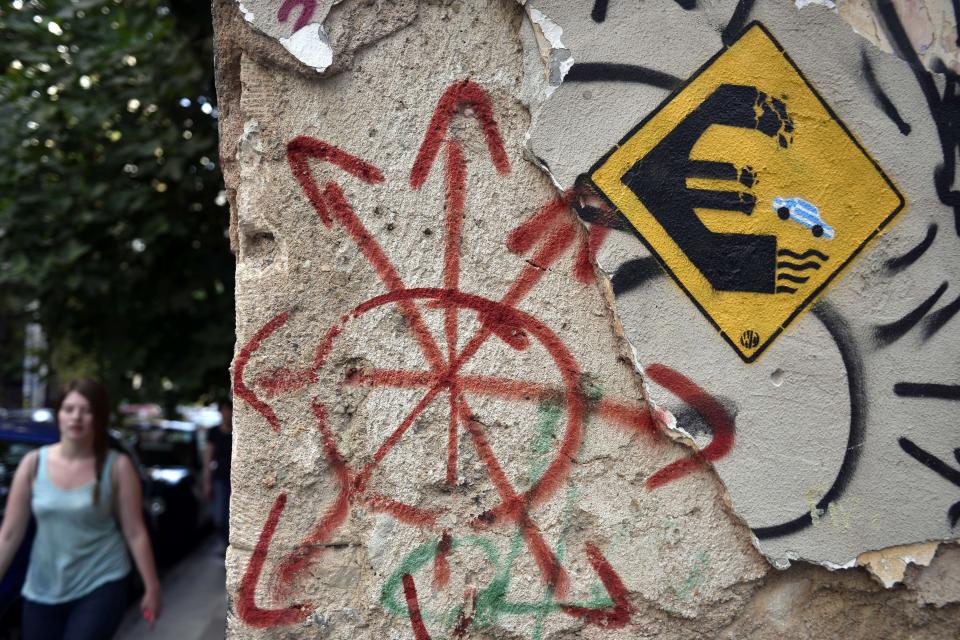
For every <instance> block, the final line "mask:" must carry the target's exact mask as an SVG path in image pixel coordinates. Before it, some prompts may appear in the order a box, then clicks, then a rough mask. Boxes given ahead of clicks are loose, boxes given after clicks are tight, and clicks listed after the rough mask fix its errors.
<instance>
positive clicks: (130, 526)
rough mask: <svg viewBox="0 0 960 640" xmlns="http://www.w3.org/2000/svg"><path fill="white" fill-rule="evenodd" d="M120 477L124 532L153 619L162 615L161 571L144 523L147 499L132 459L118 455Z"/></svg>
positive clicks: (144, 604)
mask: <svg viewBox="0 0 960 640" xmlns="http://www.w3.org/2000/svg"><path fill="white" fill-rule="evenodd" d="M113 467H114V470H113V471H114V473H113V475H115V477H116V484H115V486H116V488H117V497H118V500H117V503H118V511H119V516H120V528H121V530H122V531H123V538H124V539H125V540H126V541H127V546H128V547H129V548H130V553H131V555H133V561H134V562H135V563H136V565H137V571H139V572H140V578H141V579H142V580H143V588H144V594H143V600H142V601H141V602H140V608H141V609H142V610H143V611H144V616H147V615H148V614H147V612H148V611H149V613H150V614H152V616H153V618H156V617H157V616H159V615H160V607H161V598H160V581H159V580H158V579H157V567H156V565H155V564H154V562H153V548H152V547H151V546H150V535H149V534H148V533H147V527H146V525H144V523H143V495H142V493H141V490H140V478H139V477H137V472H136V470H135V469H134V468H133V463H132V462H130V458H128V457H127V456H125V455H118V456H117V460H116V462H115V463H114V465H113Z"/></svg>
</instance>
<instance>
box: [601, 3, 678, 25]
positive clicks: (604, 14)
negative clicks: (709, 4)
mask: <svg viewBox="0 0 960 640" xmlns="http://www.w3.org/2000/svg"><path fill="white" fill-rule="evenodd" d="M673 1H674V2H676V3H677V4H678V5H680V7H681V8H683V9H685V10H686V11H690V10H692V9H696V8H697V0H673ZM608 4H610V2H609V0H593V10H592V11H591V12H590V17H591V18H592V19H593V21H594V22H598V23H599V22H603V21H604V20H606V19H607V5H608Z"/></svg>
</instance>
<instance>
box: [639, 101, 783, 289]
mask: <svg viewBox="0 0 960 640" xmlns="http://www.w3.org/2000/svg"><path fill="white" fill-rule="evenodd" d="M713 125H721V126H728V127H736V128H739V129H749V130H752V131H758V132H760V133H762V134H764V135H765V136H767V137H770V138H776V139H777V141H778V143H779V145H780V146H781V147H784V148H786V147H787V146H789V145H790V143H791V142H792V133H793V122H792V120H791V119H790V116H789V115H788V114H787V109H786V105H785V104H784V103H783V102H782V101H780V100H778V99H776V98H772V97H770V96H768V95H767V94H765V93H763V92H762V91H759V90H758V89H756V88H755V87H746V86H740V85H731V84H724V85H720V86H719V87H717V89H716V91H714V92H713V93H712V94H711V95H710V97H709V98H707V99H706V100H705V101H704V102H703V103H702V104H701V105H700V106H699V107H697V108H696V109H695V110H694V111H693V112H691V113H690V114H689V115H688V116H687V117H686V118H685V119H684V120H683V121H682V122H681V123H680V124H679V125H677V127H676V128H675V129H674V130H673V131H671V132H670V133H669V134H667V135H666V136H665V137H664V138H663V140H661V141H660V142H659V143H658V144H657V146H656V147H654V148H653V149H652V150H651V151H650V152H649V153H648V154H647V155H646V156H644V157H643V159H641V160H640V161H639V162H637V164H635V165H634V166H633V167H631V168H630V170H629V171H627V173H626V174H625V175H624V176H623V178H622V182H623V183H624V184H625V185H627V186H628V187H629V188H630V189H631V190H632V191H633V192H634V194H636V196H637V197H638V198H640V200H641V201H642V202H643V204H644V206H646V207H647V209H648V210H649V211H650V213H651V214H653V216H654V217H655V218H656V219H657V221H658V222H659V223H660V224H661V225H662V226H663V228H664V229H665V230H666V231H667V233H669V234H670V237H671V238H673V240H674V242H676V243H677V245H678V246H679V247H680V249H681V250H682V251H683V252H684V253H685V254H686V255H687V257H689V258H690V261H691V262H693V264H694V265H695V266H696V267H697V269H699V270H700V272H701V273H702V274H703V275H704V277H705V278H706V279H707V280H708V281H709V282H710V284H711V285H712V286H713V288H714V289H716V290H718V291H749V292H756V293H774V291H775V289H776V277H775V276H776V268H777V255H776V254H777V239H776V237H775V236H765V235H748V234H736V233H714V232H713V231H710V230H709V229H708V228H707V227H706V226H705V225H704V224H703V222H702V221H701V220H700V218H699V216H697V214H696V212H695V211H694V209H696V208H704V209H718V210H723V211H732V212H739V213H741V214H744V215H750V214H752V213H753V209H754V206H755V205H756V199H755V198H754V196H753V195H752V194H750V193H747V192H742V191H709V190H701V189H689V188H687V185H686V181H687V179H688V178H714V179H720V180H729V181H735V182H737V183H739V184H740V185H743V186H744V187H747V188H750V187H752V186H753V183H754V180H755V177H756V176H755V175H754V173H753V172H752V171H751V170H749V168H747V169H738V168H737V167H735V166H734V165H732V164H730V163H726V162H713V161H703V160H691V159H690V151H691V149H693V146H694V145H695V144H696V143H697V141H698V140H700V138H701V137H702V136H703V134H704V133H705V132H706V130H707V129H708V128H709V127H711V126H713Z"/></svg>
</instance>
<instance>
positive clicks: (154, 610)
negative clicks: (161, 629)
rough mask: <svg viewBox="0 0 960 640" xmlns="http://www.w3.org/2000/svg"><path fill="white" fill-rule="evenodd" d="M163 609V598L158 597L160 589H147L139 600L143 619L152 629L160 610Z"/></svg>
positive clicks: (157, 587)
mask: <svg viewBox="0 0 960 640" xmlns="http://www.w3.org/2000/svg"><path fill="white" fill-rule="evenodd" d="M162 607H163V598H162V597H161V595H160V587H159V586H156V587H152V588H148V589H147V590H146V592H144V594H143V599H142V600H140V611H142V612H143V619H144V620H146V621H147V622H148V623H149V624H150V628H151V629H153V622H154V620H156V619H157V618H159V617H160V609H161V608H162Z"/></svg>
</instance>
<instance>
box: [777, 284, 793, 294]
mask: <svg viewBox="0 0 960 640" xmlns="http://www.w3.org/2000/svg"><path fill="white" fill-rule="evenodd" d="M774 291H775V292H776V293H796V292H797V290H796V289H794V288H793V287H788V286H787V285H785V284H781V285H777V288H776V289H774Z"/></svg>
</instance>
